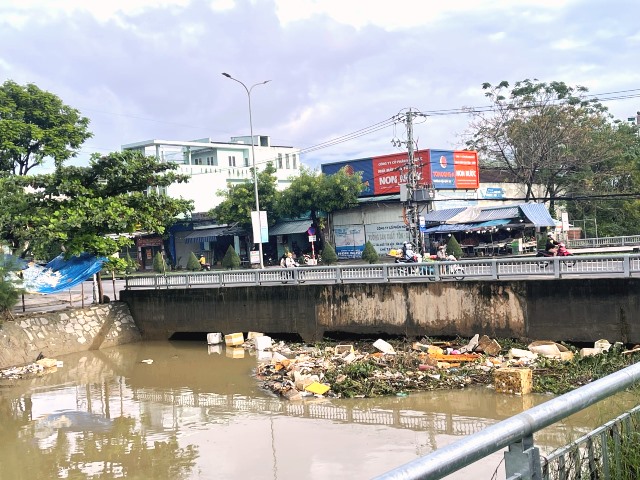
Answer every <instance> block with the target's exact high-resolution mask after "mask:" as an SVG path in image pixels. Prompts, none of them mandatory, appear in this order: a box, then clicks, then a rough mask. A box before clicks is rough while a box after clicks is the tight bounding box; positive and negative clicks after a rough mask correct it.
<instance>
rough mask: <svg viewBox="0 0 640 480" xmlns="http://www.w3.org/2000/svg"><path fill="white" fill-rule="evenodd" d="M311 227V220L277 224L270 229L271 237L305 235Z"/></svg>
mask: <svg viewBox="0 0 640 480" xmlns="http://www.w3.org/2000/svg"><path fill="white" fill-rule="evenodd" d="M309 227H311V220H295V221H293V222H282V223H276V224H275V225H274V226H273V227H269V236H272V235H292V234H294V233H305V232H306V231H307V230H309Z"/></svg>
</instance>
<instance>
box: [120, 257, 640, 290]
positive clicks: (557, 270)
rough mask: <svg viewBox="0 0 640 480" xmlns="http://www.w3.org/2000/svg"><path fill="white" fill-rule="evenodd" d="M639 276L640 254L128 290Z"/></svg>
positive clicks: (139, 280) (220, 275) (155, 283)
mask: <svg viewBox="0 0 640 480" xmlns="http://www.w3.org/2000/svg"><path fill="white" fill-rule="evenodd" d="M584 276H589V277H593V276H600V277H633V276H640V255H630V254H625V255H575V256H570V257H548V258H547V257H522V258H518V257H509V258H488V259H484V260H460V261H455V262H428V263H410V264H406V263H385V264H375V265H345V266H332V267H317V266H313V267H312V266H305V267H299V268H290V269H283V268H277V267H276V268H266V269H252V270H246V269H245V270H229V271H222V270H219V271H212V272H190V273H171V274H167V275H136V276H130V277H127V278H126V285H125V288H127V289H130V288H172V287H174V288H191V287H228V286H247V285H249V286H251V285H269V284H271V285H279V284H280V285H281V284H302V283H305V282H308V283H320V284H326V283H329V284H332V283H334V284H335V283H348V282H363V281H365V282H407V281H411V282H438V281H443V280H498V279H536V278H542V279H544V278H547V279H562V278H572V277H573V278H579V277H584Z"/></svg>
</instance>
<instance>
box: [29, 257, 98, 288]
mask: <svg viewBox="0 0 640 480" xmlns="http://www.w3.org/2000/svg"><path fill="white" fill-rule="evenodd" d="M106 260H107V259H106V258H104V257H100V258H99V257H96V256H95V255H91V254H89V253H83V254H81V255H78V256H73V257H70V258H68V259H66V260H65V258H64V256H63V255H59V256H57V257H56V258H54V259H53V260H51V261H50V262H49V263H47V264H46V265H45V266H44V267H43V266H41V265H35V264H31V265H29V267H28V268H25V269H24V270H22V277H23V287H24V288H25V290H26V291H27V292H30V293H58V292H62V291H65V290H68V289H70V288H71V287H74V286H76V285H78V284H80V283H82V282H84V281H85V280H86V279H87V278H90V277H91V276H93V274H95V273H98V272H99V271H100V270H102V264H103V263H104V262H105V261H106Z"/></svg>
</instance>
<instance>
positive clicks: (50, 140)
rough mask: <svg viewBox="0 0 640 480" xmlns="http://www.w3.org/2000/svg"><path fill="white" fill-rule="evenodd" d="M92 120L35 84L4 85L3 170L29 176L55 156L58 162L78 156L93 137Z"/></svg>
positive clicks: (0, 101)
mask: <svg viewBox="0 0 640 480" xmlns="http://www.w3.org/2000/svg"><path fill="white" fill-rule="evenodd" d="M88 127H89V120H88V119H87V118H86V117H83V116H81V115H80V112H79V111H78V110H76V109H74V108H71V107H69V106H67V105H65V104H64V103H63V102H62V100H60V98H58V97H57V96H56V95H54V94H52V93H49V92H47V91H44V90H41V89H40V88H38V87H37V86H36V85H34V84H27V85H25V86H22V85H18V84H17V83H15V82H13V81H11V80H7V81H5V82H4V83H3V84H2V85H0V173H2V172H4V173H9V174H14V175H26V174H27V173H28V172H29V171H30V170H31V169H32V168H34V167H36V166H39V165H42V164H43V163H44V162H45V159H46V158H51V159H53V161H54V162H55V165H61V164H62V163H63V162H64V161H65V160H68V159H69V158H72V157H74V156H75V155H76V152H77V150H78V149H79V148H80V146H81V145H82V144H83V143H84V142H85V140H87V139H88V138H90V137H92V133H90V132H89V130H88Z"/></svg>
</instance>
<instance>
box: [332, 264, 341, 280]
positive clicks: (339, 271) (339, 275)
mask: <svg viewBox="0 0 640 480" xmlns="http://www.w3.org/2000/svg"><path fill="white" fill-rule="evenodd" d="M334 268H335V269H336V283H342V270H340V267H338V266H336V267H334Z"/></svg>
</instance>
